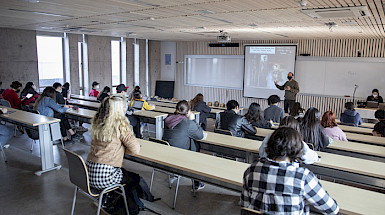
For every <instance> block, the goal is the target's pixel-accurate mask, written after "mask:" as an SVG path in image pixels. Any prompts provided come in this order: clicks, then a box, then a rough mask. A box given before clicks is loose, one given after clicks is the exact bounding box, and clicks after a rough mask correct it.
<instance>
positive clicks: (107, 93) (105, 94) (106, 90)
mask: <svg viewBox="0 0 385 215" xmlns="http://www.w3.org/2000/svg"><path fill="white" fill-rule="evenodd" d="M110 92H111V89H110V87H108V86H105V87H104V88H103V91H102V92H101V93H99V95H98V97H97V100H98V101H99V102H102V101H103V99H104V98H106V97H108V96H110Z"/></svg>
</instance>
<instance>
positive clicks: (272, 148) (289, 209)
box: [241, 127, 339, 215]
mask: <svg viewBox="0 0 385 215" xmlns="http://www.w3.org/2000/svg"><path fill="white" fill-rule="evenodd" d="M265 150H266V152H267V155H268V156H267V158H262V159H261V160H259V161H258V162H255V163H253V164H251V166H250V167H249V168H248V169H247V170H246V171H245V173H244V176H243V191H242V194H241V206H242V207H245V208H250V209H253V210H257V211H260V212H263V213H265V214H282V215H283V214H285V215H287V214H309V211H310V209H309V204H311V205H313V206H314V207H315V208H317V209H318V210H319V211H320V212H321V213H323V214H338V211H339V207H338V205H337V202H336V201H335V200H334V199H333V198H332V197H330V196H329V194H328V193H327V192H326V191H325V190H324V189H323V188H322V186H321V184H320V182H319V181H318V179H317V177H316V176H315V175H314V174H313V173H312V172H311V171H310V170H308V169H306V168H303V167H298V166H296V165H294V163H295V162H297V161H299V160H300V159H301V156H302V154H303V143H302V141H301V136H300V134H299V133H298V132H297V131H296V130H294V129H293V128H288V127H282V128H279V129H277V130H276V131H275V132H274V133H273V134H272V135H271V137H270V139H269V141H268V143H267V147H266V149H265Z"/></svg>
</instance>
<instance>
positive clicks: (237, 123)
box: [215, 110, 257, 137]
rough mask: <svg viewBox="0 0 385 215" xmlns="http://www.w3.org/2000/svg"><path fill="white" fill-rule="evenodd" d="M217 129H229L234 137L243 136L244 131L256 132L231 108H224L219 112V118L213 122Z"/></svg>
mask: <svg viewBox="0 0 385 215" xmlns="http://www.w3.org/2000/svg"><path fill="white" fill-rule="evenodd" d="M215 127H216V128H218V129H223V130H229V131H230V132H231V133H232V134H233V136H235V137H244V136H245V132H247V133H248V134H256V133H257V130H256V129H255V128H254V127H253V126H252V125H251V124H250V123H249V122H248V121H247V119H246V118H245V117H243V116H241V115H238V114H236V113H235V112H234V111H233V110H226V111H224V112H222V113H220V114H219V119H217V120H216V122H215Z"/></svg>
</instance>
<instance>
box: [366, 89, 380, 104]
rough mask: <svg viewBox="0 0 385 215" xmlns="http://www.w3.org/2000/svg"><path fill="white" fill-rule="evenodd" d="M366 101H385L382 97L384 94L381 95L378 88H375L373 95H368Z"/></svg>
mask: <svg viewBox="0 0 385 215" xmlns="http://www.w3.org/2000/svg"><path fill="white" fill-rule="evenodd" d="M366 101H367V102H378V103H383V102H384V100H383V99H382V96H380V92H379V91H378V89H373V90H372V95H370V96H368V98H367V99H366Z"/></svg>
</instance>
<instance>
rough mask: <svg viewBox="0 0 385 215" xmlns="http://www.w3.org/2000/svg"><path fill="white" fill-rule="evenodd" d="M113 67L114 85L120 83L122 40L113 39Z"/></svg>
mask: <svg viewBox="0 0 385 215" xmlns="http://www.w3.org/2000/svg"><path fill="white" fill-rule="evenodd" d="M111 68H112V86H113V91H114V90H116V89H115V86H118V85H119V84H120V41H118V40H111ZM113 93H115V92H113Z"/></svg>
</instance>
